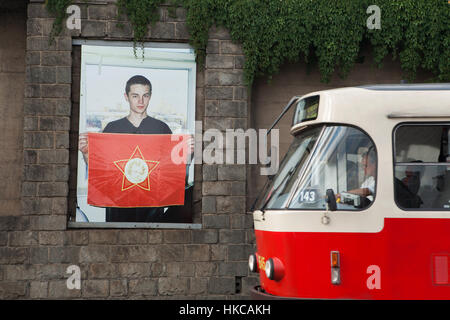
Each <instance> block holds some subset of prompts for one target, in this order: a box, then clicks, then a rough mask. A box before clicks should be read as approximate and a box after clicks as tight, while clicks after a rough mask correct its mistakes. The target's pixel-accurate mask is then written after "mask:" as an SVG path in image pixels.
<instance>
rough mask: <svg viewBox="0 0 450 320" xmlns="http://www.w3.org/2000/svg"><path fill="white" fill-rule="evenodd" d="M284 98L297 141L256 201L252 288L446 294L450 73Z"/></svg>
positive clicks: (390, 295) (326, 295) (265, 293)
mask: <svg viewBox="0 0 450 320" xmlns="http://www.w3.org/2000/svg"><path fill="white" fill-rule="evenodd" d="M291 102H292V104H291V105H293V106H295V107H296V110H295V112H294V120H293V126H292V129H291V133H292V134H293V135H294V142H293V143H292V145H291V147H290V149H289V151H288V152H287V154H286V156H285V158H284V159H283V161H282V163H281V164H280V168H279V171H278V173H277V174H276V175H275V177H272V178H271V179H269V181H268V183H267V185H266V187H265V189H264V190H263V192H262V193H261V195H260V197H259V199H258V203H257V206H256V209H255V211H254V212H253V217H254V226H255V236H256V246H257V252H256V253H255V254H253V255H251V256H250V258H249V266H250V269H251V270H252V271H254V272H258V273H259V276H260V287H257V288H255V290H253V292H252V293H253V297H255V298H261V297H264V298H277V297H278V298H302V299H450V143H449V142H448V141H449V140H450V130H449V129H450V85H449V84H435V85H377V86H365V87H358V88H343V89H333V90H327V91H320V92H315V93H311V94H308V95H306V96H304V97H298V98H297V99H293V100H291ZM370 152H372V153H373V155H370ZM363 157H366V158H365V159H369V157H372V158H371V160H365V161H366V162H363V161H362V160H361V159H362V158H363ZM368 161H373V163H374V168H375V169H374V170H375V171H373V172H372V173H371V176H372V178H370V177H368V176H369V174H368V172H369V168H368V167H369V165H368V164H367V163H368ZM361 185H362V186H361ZM350 189H351V190H350ZM330 190H331V191H330ZM348 190H350V191H348ZM355 190H356V191H355ZM361 190H362V191H361ZM359 192H362V193H363V194H364V196H361V195H359ZM367 194H369V195H367Z"/></svg>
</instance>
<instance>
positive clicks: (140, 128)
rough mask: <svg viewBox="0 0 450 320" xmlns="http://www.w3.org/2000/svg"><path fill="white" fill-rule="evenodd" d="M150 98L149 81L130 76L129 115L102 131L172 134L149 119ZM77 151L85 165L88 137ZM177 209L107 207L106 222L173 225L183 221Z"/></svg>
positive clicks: (126, 95) (128, 91)
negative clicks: (173, 222) (80, 153)
mask: <svg viewBox="0 0 450 320" xmlns="http://www.w3.org/2000/svg"><path fill="white" fill-rule="evenodd" d="M151 95H152V85H151V82H150V80H148V79H147V78H146V77H144V76H141V75H135V76H133V77H131V78H130V79H129V80H128V81H127V83H126V86H125V93H124V96H125V100H126V101H127V102H128V104H129V107H130V111H129V114H128V115H127V116H126V117H124V118H121V119H119V120H115V121H111V122H109V123H108V124H107V125H106V126H105V128H104V129H103V132H104V133H127V134H130V133H131V134H172V131H171V130H170V128H169V126H168V125H167V124H166V123H164V122H163V121H160V120H158V119H155V118H152V117H150V116H149V115H148V114H147V109H148V105H149V102H150V98H151ZM189 145H190V147H189V148H188V153H189V156H191V155H192V152H193V145H192V141H189ZM78 149H79V150H80V151H81V152H82V154H83V158H84V160H85V162H86V163H87V155H88V152H89V148H88V139H87V134H80V137H79V143H78ZM189 189H191V188H189ZM189 194H190V191H189V192H188V190H186V196H185V199H188V197H187V196H188V195H189ZM185 205H186V201H185ZM176 208H177V207H173V208H170V209H168V211H167V212H165V210H164V208H160V207H155V208H148V207H144V208H106V222H172V221H170V220H173V219H175V220H177V219H181V220H185V218H183V217H178V218H177V217H176V216H177V215H178V214H176V213H177V211H180V209H178V210H177V209H176ZM181 211H183V210H181ZM184 211H185V210H184ZM184 211H183V212H184ZM178 213H180V212H178ZM184 215H185V214H184ZM175 222H187V221H175Z"/></svg>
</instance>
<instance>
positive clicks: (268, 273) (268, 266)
mask: <svg viewBox="0 0 450 320" xmlns="http://www.w3.org/2000/svg"><path fill="white" fill-rule="evenodd" d="M265 271H266V277H267V278H269V279H270V280H273V279H274V277H273V276H274V273H275V272H274V267H273V260H272V258H270V259H269V260H267V261H266V268H265Z"/></svg>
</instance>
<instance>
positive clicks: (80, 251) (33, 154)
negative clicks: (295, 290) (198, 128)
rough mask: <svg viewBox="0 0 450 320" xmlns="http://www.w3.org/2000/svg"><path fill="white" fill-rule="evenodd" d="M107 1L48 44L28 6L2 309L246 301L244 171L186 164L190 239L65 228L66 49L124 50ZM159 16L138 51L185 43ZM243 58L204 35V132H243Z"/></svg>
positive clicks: (182, 33) (46, 28)
mask: <svg viewBox="0 0 450 320" xmlns="http://www.w3.org/2000/svg"><path fill="white" fill-rule="evenodd" d="M113 2H114V1H101V2H100V1H87V3H86V2H85V1H78V2H77V4H79V6H80V8H81V18H82V29H81V31H77V30H73V31H69V30H66V29H64V30H63V32H62V33H61V34H60V35H59V36H58V37H56V39H55V42H54V43H52V44H50V43H49V38H48V35H49V33H50V31H51V26H52V23H53V19H52V18H51V17H50V16H49V14H48V13H47V11H46V10H45V8H44V5H43V1H39V0H34V1H32V2H31V3H30V4H29V5H28V19H27V37H26V77H25V90H24V92H25V93H24V95H25V98H24V104H23V112H24V118H23V119H24V124H23V159H24V163H23V179H22V211H21V214H19V215H18V216H14V217H2V219H3V220H2V221H1V223H0V227H1V230H2V232H1V236H0V245H1V247H0V298H32V299H48V298H51V299H59V298H80V297H81V298H114V299H116V298H133V299H135V298H137V299H139V298H157V297H183V298H202V297H209V298H210V297H219V298H236V297H238V298H245V297H247V296H248V289H249V288H250V287H251V286H253V285H254V284H256V283H257V278H256V277H254V276H250V277H249V274H248V268H247V257H248V254H249V253H250V252H253V250H254V244H253V243H254V236H253V230H252V217H251V215H247V214H246V213H245V205H246V168H245V166H232V165H228V166H227V165H210V166H206V165H205V166H203V167H202V166H200V165H196V168H195V169H196V170H195V172H196V175H195V188H196V191H195V195H194V198H195V199H194V200H195V201H196V203H197V204H196V208H197V210H198V212H197V213H196V215H195V219H196V220H197V222H199V223H202V228H201V229H200V230H189V229H187V230H186V229H184V230H180V229H179V230H177V229H70V228H68V227H67V222H68V218H69V216H70V215H69V212H71V210H73V208H72V207H73V202H72V201H69V199H73V198H69V194H70V193H71V192H72V190H73V188H74V186H73V185H72V184H69V181H72V180H73V177H74V174H75V170H76V157H73V155H74V154H76V141H77V130H78V128H77V123H78V109H79V105H78V103H79V101H78V91H79V73H77V71H76V70H77V66H76V61H79V60H77V59H79V53H77V52H76V50H74V49H73V48H74V47H73V46H72V39H73V38H80V39H97V40H98V39H101V40H124V41H130V40H131V39H132V31H131V28H130V26H129V24H128V23H127V22H126V21H125V22H124V25H125V26H124V28H123V29H120V28H117V26H116V22H117V21H115V19H116V10H117V9H116V6H115V5H114V4H113ZM159 12H160V16H161V21H160V22H158V23H156V25H155V26H154V27H152V28H151V29H149V31H148V38H147V40H148V41H163V42H187V41H188V37H189V35H188V32H187V28H186V25H185V23H184V12H183V10H181V9H179V10H177V14H178V15H177V18H171V17H169V15H168V10H167V7H166V6H164V5H163V6H161V8H160V10H159ZM77 55H78V56H77ZM243 59H244V57H243V54H242V50H241V48H240V46H238V45H236V44H234V43H232V42H231V40H230V37H229V34H228V32H227V31H226V30H223V29H216V28H212V29H211V30H210V40H209V44H208V48H207V58H206V65H205V69H203V70H200V68H198V72H197V96H196V104H197V105H196V108H197V110H196V120H201V121H202V122H203V129H204V130H206V129H208V128H211V127H215V128H219V129H221V130H225V128H244V129H245V128H246V127H247V123H248V112H247V107H248V97H247V89H246V87H245V86H244V84H243V76H242V65H243ZM74 161H75V162H74ZM70 265H77V266H79V267H80V269H81V289H80V290H76V289H74V290H69V289H68V288H67V286H66V280H67V278H68V277H69V274H67V273H66V269H67V267H68V266H70Z"/></svg>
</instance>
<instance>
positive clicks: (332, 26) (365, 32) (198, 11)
mask: <svg viewBox="0 0 450 320" xmlns="http://www.w3.org/2000/svg"><path fill="white" fill-rule="evenodd" d="M163 2H164V3H165V5H169V7H172V8H173V7H176V6H182V7H184V8H185V9H186V23H187V26H188V29H189V33H190V36H191V39H190V43H191V45H192V46H193V47H194V49H195V51H196V54H197V60H198V62H199V63H200V64H202V63H203V61H204V58H205V55H206V46H207V43H208V32H209V29H210V27H211V26H213V25H217V26H223V27H225V28H226V29H228V30H229V31H230V34H231V38H232V40H233V41H235V42H239V43H241V44H242V47H243V50H244V54H245V57H246V60H245V66H244V72H245V78H246V81H247V83H248V84H249V85H251V83H252V82H253V80H254V78H255V77H257V76H261V75H266V76H269V77H270V76H271V75H273V74H275V73H276V72H278V70H279V68H280V66H281V65H282V64H284V63H286V62H295V61H298V60H299V59H303V60H305V61H306V62H311V61H317V64H318V68H319V70H320V73H321V75H322V80H323V81H329V80H330V79H331V76H332V75H333V74H334V73H335V72H338V74H339V75H341V76H346V75H347V74H348V73H349V71H350V70H351V68H352V67H353V65H354V63H355V61H356V60H357V59H358V55H359V54H360V50H361V47H362V46H363V44H365V43H367V44H369V46H370V47H371V48H372V51H373V55H374V61H375V62H376V63H377V64H378V65H380V66H381V65H382V62H383V60H384V58H385V57H386V56H388V55H389V54H391V55H392V57H393V58H394V59H399V61H400V63H401V67H402V69H403V70H404V72H405V74H406V76H407V77H408V78H409V79H410V80H412V79H414V77H415V75H416V72H417V71H418V70H419V69H421V68H422V69H424V70H428V71H430V72H432V73H433V74H434V75H435V79H434V80H438V81H450V27H449V26H450V5H449V4H448V1H447V0H396V1H392V0H375V1H374V0H340V1H329V0H314V1H311V0H172V2H168V1H163V0H118V1H117V6H118V8H119V13H125V14H126V15H127V16H128V19H129V20H130V23H131V25H132V26H133V29H134V37H135V41H136V42H142V41H144V40H145V36H146V31H147V29H148V26H149V24H150V23H151V22H154V21H156V20H157V19H158V17H159V16H158V11H157V9H158V7H159V6H160V5H161V4H162V3H163ZM68 3H70V0H47V8H48V9H49V10H52V11H51V12H54V13H56V14H58V13H59V12H60V11H58V10H63V9H61V8H64V6H65V5H67V4H68ZM372 4H376V5H377V6H378V7H379V8H380V9H381V20H380V22H381V29H373V30H371V29H369V28H368V27H367V19H368V17H369V14H367V12H366V10H367V8H368V7H369V6H370V5H372ZM57 19H58V16H57Z"/></svg>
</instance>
